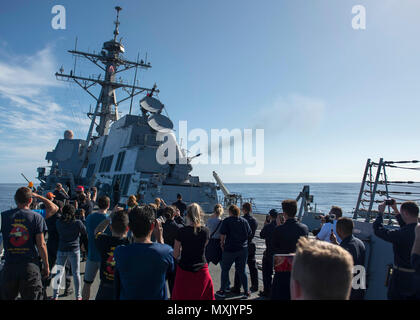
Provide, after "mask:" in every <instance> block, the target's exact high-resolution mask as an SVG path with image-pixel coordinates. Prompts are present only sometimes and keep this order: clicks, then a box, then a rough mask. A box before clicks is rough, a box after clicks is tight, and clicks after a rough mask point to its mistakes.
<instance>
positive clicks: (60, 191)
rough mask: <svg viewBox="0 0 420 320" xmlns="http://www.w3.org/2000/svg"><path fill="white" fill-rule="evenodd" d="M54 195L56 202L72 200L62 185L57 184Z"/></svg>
mask: <svg viewBox="0 0 420 320" xmlns="http://www.w3.org/2000/svg"><path fill="white" fill-rule="evenodd" d="M53 194H54V198H55V200H59V201H66V200H69V199H70V196H69V195H68V193H67V192H66V190H64V188H63V185H62V184H61V183H57V184H56V185H55V190H54V192H53Z"/></svg>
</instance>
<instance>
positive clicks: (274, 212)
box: [268, 209, 279, 218]
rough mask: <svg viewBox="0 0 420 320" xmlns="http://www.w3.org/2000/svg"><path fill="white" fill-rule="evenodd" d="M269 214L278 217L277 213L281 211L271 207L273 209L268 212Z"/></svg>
mask: <svg viewBox="0 0 420 320" xmlns="http://www.w3.org/2000/svg"><path fill="white" fill-rule="evenodd" d="M268 214H269V215H270V216H272V217H274V218H276V217H277V215H278V214H279V213H278V212H277V210H276V209H271V210H270V211H269V212H268Z"/></svg>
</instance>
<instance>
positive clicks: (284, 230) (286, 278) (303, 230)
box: [271, 200, 309, 300]
mask: <svg viewBox="0 0 420 320" xmlns="http://www.w3.org/2000/svg"><path fill="white" fill-rule="evenodd" d="M281 206H282V209H283V213H284V215H285V219H286V221H285V223H284V224H282V225H280V226H277V227H276V228H275V229H274V231H273V235H272V239H271V244H272V248H273V253H274V254H290V253H294V252H295V251H296V244H297V242H298V240H299V238H300V237H302V236H305V237H306V236H308V233H309V231H308V227H307V226H306V225H305V224H303V223H300V222H298V221H297V220H296V218H295V216H296V213H297V202H296V200H284V201H283V202H282V203H281ZM290 274H291V270H285V271H282V272H275V273H274V278H273V285H272V287H271V300H290Z"/></svg>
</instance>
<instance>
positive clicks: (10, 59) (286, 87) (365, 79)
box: [0, 0, 420, 182]
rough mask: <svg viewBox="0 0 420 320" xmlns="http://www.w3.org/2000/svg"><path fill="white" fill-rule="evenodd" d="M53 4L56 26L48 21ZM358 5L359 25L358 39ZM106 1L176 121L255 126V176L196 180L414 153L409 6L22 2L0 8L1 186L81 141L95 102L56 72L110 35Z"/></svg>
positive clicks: (335, 167) (324, 168) (324, 172)
mask: <svg viewBox="0 0 420 320" xmlns="http://www.w3.org/2000/svg"><path fill="white" fill-rule="evenodd" d="M55 4H60V5H64V6H65V8H66V20H67V21H66V22H67V26H66V27H67V28H66V30H54V29H52V27H51V19H52V17H53V14H51V8H52V7H53V5H55ZM359 4H361V5H364V6H365V8H366V14H367V16H366V21H367V25H366V30H358V31H356V30H353V29H352V26H351V21H352V18H353V14H352V12H351V10H352V7H353V6H354V5H359ZM115 5H121V6H122V7H123V11H122V12H121V15H120V18H121V26H120V36H122V37H123V40H122V41H123V44H124V45H125V48H126V53H127V54H126V57H127V58H129V59H131V60H135V58H136V56H137V52H140V56H141V57H144V55H145V54H146V52H147V54H148V57H149V60H150V61H151V63H152V66H153V68H152V69H151V70H149V71H146V72H142V74H141V76H140V81H141V82H142V85H144V86H150V87H151V86H152V85H153V83H154V82H156V83H157V84H158V87H159V88H160V90H161V93H160V99H161V100H162V102H163V103H165V105H166V107H167V110H168V113H169V115H170V117H171V119H172V120H173V121H174V122H177V121H178V120H188V126H189V128H190V129H193V128H203V129H205V130H210V129H212V128H214V129H222V128H227V129H233V128H254V129H255V128H261V129H264V130H265V131H264V132H265V144H264V149H265V153H264V156H265V162H264V172H263V174H261V175H258V176H246V175H244V168H245V167H247V166H246V165H242V166H238V165H197V166H195V168H194V171H193V173H195V174H198V175H199V176H200V178H201V179H202V180H212V177H211V171H212V170H216V171H217V172H218V173H219V175H220V176H221V177H222V179H223V180H225V181H226V182H359V181H360V179H361V175H362V173H363V168H364V164H365V162H366V159H367V158H368V157H371V158H373V159H375V160H376V159H378V158H379V157H384V158H386V159H388V160H403V159H404V160H406V159H418V158H419V151H418V150H419V148H418V147H419V142H418V141H419V139H418V137H419V136H420V126H419V125H418V122H419V119H420V108H419V104H420V79H419V71H420V42H419V41H418V34H419V33H420V20H419V19H418V13H419V12H420V11H419V10H420V2H419V1H412V0H369V1H365V0H346V1H336V0H312V1H307V0H264V1H256V0H230V1H221V0H212V1H206V0H200V1H193V0H177V1H173V0H153V1H152V0H148V1H145V0H142V1H106V5H104V2H103V1H78V0H71V1H70V0H67V1H46V0H43V1H27V0H25V1H24V0H19V1H13V2H12V1H9V2H7V3H5V4H3V5H2V6H1V8H0V17H1V19H0V29H1V30H3V32H2V33H1V34H0V111H1V113H2V117H0V136H1V140H0V151H1V155H0V182H20V181H21V177H20V172H24V173H25V174H26V175H27V176H28V177H30V178H31V179H34V177H35V175H36V167H37V166H41V165H46V162H45V161H44V158H45V153H46V152H47V151H50V150H52V149H53V148H54V147H55V144H56V141H57V138H58V137H61V136H62V133H63V131H64V130H65V129H73V130H74V131H75V134H76V137H77V138H85V137H86V132H87V126H88V121H87V120H86V116H85V115H84V114H85V113H86V112H87V111H88V110H89V106H90V105H92V106H93V105H94V103H93V100H92V99H91V98H89V96H88V95H87V94H86V93H84V92H83V91H82V90H81V89H79V88H77V87H76V86H75V85H70V84H68V83H62V82H58V81H56V79H55V77H54V75H53V74H54V72H56V71H57V70H58V69H59V68H60V67H61V65H63V67H64V69H65V70H66V71H68V70H69V69H70V68H71V67H72V65H73V58H72V57H71V55H69V54H68V53H67V51H66V50H68V49H73V48H74V42H75V37H76V36H78V49H80V50H83V51H87V50H89V51H93V50H95V51H96V52H98V51H99V50H100V49H101V46H102V43H103V42H104V41H107V40H110V39H111V37H112V31H113V24H112V22H113V20H114V17H115V12H114V10H113V7H114V6H115ZM77 69H78V71H77V73H79V71H82V70H83V73H84V74H85V75H88V74H91V73H96V74H97V73H98V71H97V69H95V68H92V67H91V66H90V65H89V64H87V63H84V62H83V63H82V62H81V61H79V62H78V67H77ZM126 78H127V79H130V74H128V75H127V77H126ZM135 106H138V99H136V100H135ZM120 110H121V111H123V112H124V113H125V112H127V111H128V104H123V105H121V106H120ZM137 111H138V109H136V112H137ZM190 144H191V142H190ZM394 177H395V178H398V179H399V178H403V177H404V176H400V175H399V174H398V173H396V174H395V176H394ZM411 180H413V179H411Z"/></svg>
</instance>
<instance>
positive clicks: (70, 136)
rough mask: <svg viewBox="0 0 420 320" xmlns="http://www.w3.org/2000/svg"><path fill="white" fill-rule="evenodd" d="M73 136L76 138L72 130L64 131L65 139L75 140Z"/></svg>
mask: <svg viewBox="0 0 420 320" xmlns="http://www.w3.org/2000/svg"><path fill="white" fill-rule="evenodd" d="M73 136H74V134H73V131H71V130H66V131H64V139H66V140H71V139H73Z"/></svg>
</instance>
